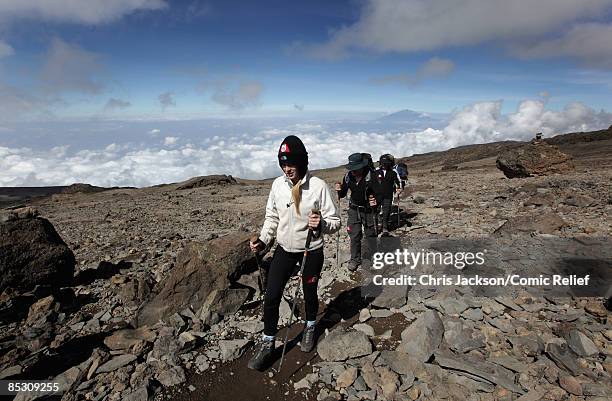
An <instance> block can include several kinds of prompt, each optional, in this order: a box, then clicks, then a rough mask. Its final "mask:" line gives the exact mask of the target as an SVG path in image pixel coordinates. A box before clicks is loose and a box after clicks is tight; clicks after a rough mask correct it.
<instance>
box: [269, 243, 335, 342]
mask: <svg viewBox="0 0 612 401" xmlns="http://www.w3.org/2000/svg"><path fill="white" fill-rule="evenodd" d="M303 256H304V253H303V252H287V251H285V250H284V249H283V248H282V247H280V246H278V247H277V248H276V251H275V252H274V256H273V257H272V263H271V264H270V270H269V271H268V285H267V287H266V298H265V300H264V334H265V335H267V336H273V335H275V334H276V331H277V326H278V308H279V306H280V303H281V299H282V296H283V290H284V289H285V285H287V282H288V281H289V278H291V276H293V275H295V274H297V273H298V272H299V271H300V264H301V263H302V257H303ZM322 268H323V247H321V248H319V249H316V250H314V251H310V252H308V257H307V258H306V266H304V275H303V277H302V288H303V290H304V303H305V304H306V306H305V308H306V320H311V321H312V320H316V319H317V313H318V311H319V298H318V297H317V284H318V282H319V275H320V274H321V269H322Z"/></svg>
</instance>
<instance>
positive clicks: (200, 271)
mask: <svg viewBox="0 0 612 401" xmlns="http://www.w3.org/2000/svg"><path fill="white" fill-rule="evenodd" d="M603 132H604V133H603V134H597V133H595V134H593V133H591V134H583V135H582V136H581V135H569V136H567V137H566V139H565V140H563V139H558V138H557V139H555V141H556V142H554V143H555V145H557V146H559V149H560V150H561V151H562V152H564V153H567V154H569V155H571V156H572V157H573V160H572V163H573V165H572V166H570V167H567V169H566V170H565V169H564V170H563V171H557V172H554V173H550V172H548V173H546V174H547V175H540V176H534V177H528V178H514V179H508V178H506V177H505V176H504V174H503V173H502V172H501V171H500V170H498V169H497V168H496V167H495V163H496V159H497V156H498V155H499V154H500V153H502V152H504V151H507V150H512V149H516V148H517V147H519V146H525V144H520V143H513V142H509V143H500V144H488V145H477V146H473V147H463V148H459V149H455V150H451V151H448V152H439V153H432V154H427V155H417V156H413V157H411V158H408V159H407V163H408V166H409V169H410V186H409V190H407V191H406V192H405V193H404V194H403V197H402V200H401V202H400V215H399V224H395V226H396V227H394V230H393V231H392V237H390V238H385V239H381V240H380V246H381V247H383V248H384V249H385V250H387V251H393V250H395V249H403V248H408V249H415V250H420V249H422V250H440V251H448V250H452V251H457V250H458V249H468V250H482V249H485V248H486V249H487V251H488V252H489V253H488V256H487V258H488V260H489V263H488V264H487V267H488V268H490V269H492V270H490V271H489V272H488V273H489V274H491V271H493V272H494V273H495V274H499V275H503V274H506V273H508V272H514V273H518V274H524V275H528V274H531V275H539V274H550V273H551V272H557V273H561V274H583V273H585V272H586V274H591V275H592V276H593V277H594V280H595V281H594V286H593V287H592V288H591V291H590V292H589V291H586V292H585V291H582V292H581V291H577V290H573V289H568V288H563V289H562V290H561V291H546V290H542V289H540V288H534V287H528V286H516V287H511V288H510V287H495V288H491V289H487V290H483V289H482V288H480V287H475V286H436V285H428V286H425V285H419V286H414V287H412V288H409V287H394V288H393V289H392V290H389V291H388V290H387V289H384V290H381V289H380V288H373V287H372V286H371V285H368V284H369V280H370V279H371V276H372V271H369V270H368V269H366V268H362V269H361V270H359V271H358V272H356V273H350V272H349V271H348V270H347V269H346V267H345V265H344V263H343V262H344V261H346V259H347V258H348V237H347V235H346V233H345V232H344V231H343V232H342V233H341V235H340V236H339V246H340V251H339V260H337V259H336V240H337V237H336V236H332V237H330V238H329V239H328V241H327V242H326V247H325V253H326V255H327V258H326V262H325V267H324V271H323V275H322V277H321V280H320V283H319V288H320V294H321V297H320V298H321V304H320V314H319V315H320V318H319V328H320V339H319V344H318V347H317V350H316V352H314V351H313V352H312V353H310V354H304V353H302V352H301V351H300V350H299V347H296V345H297V343H298V342H299V333H300V330H301V324H300V323H295V324H293V325H292V327H291V328H290V339H292V340H293V341H292V342H291V343H290V345H289V347H288V349H289V352H288V354H287V358H286V360H285V362H284V364H283V368H282V370H281V371H280V372H279V371H278V362H279V361H278V360H277V361H276V362H275V364H274V365H273V366H272V367H271V368H270V369H269V370H268V371H266V372H264V373H259V372H253V371H250V370H248V369H247V368H246V363H247V361H248V359H249V358H250V356H251V355H252V353H253V349H254V345H256V343H257V340H258V338H259V337H260V333H261V330H262V329H263V324H262V323H261V322H260V315H261V302H260V294H259V289H258V285H257V276H258V273H257V272H258V268H257V265H256V263H255V261H254V260H253V258H252V255H250V254H249V253H248V252H247V251H246V249H247V248H246V244H247V242H246V241H247V240H248V238H249V236H250V234H252V233H254V232H258V231H259V228H260V225H261V223H262V220H263V213H264V205H265V200H266V197H267V194H268V191H269V187H270V184H271V181H246V180H234V179H231V178H229V177H223V176H220V177H205V178H198V179H194V180H190V181H188V182H185V183H181V184H172V185H164V186H157V187H152V188H143V189H113V190H109V191H102V192H98V191H85V192H79V191H68V193H66V192H64V193H58V194H54V195H52V196H50V197H47V198H42V199H36V200H33V201H30V202H29V203H28V205H29V206H32V207H33V208H35V209H36V210H37V212H38V214H39V215H40V216H41V217H44V218H45V219H48V220H49V221H50V222H51V223H52V225H53V226H54V227H55V230H56V231H57V233H58V234H59V236H60V237H61V238H62V239H63V241H64V242H65V243H66V245H67V246H68V248H70V250H72V252H73V253H74V258H75V261H76V266H75V269H74V274H75V278H74V282H73V283H72V284H71V285H69V286H65V285H64V286H63V287H62V289H61V290H60V289H59V288H54V287H53V286H50V285H45V284H44V283H38V285H37V286H36V287H35V288H32V289H28V290H27V291H26V290H24V291H20V290H19V289H15V288H9V287H10V286H5V287H6V288H4V287H3V291H4V292H3V293H2V295H1V296H0V350H1V352H0V355H1V356H0V379H10V380H16V379H52V380H53V381H56V382H60V383H62V388H63V390H64V394H63V395H60V396H55V398H56V399H60V398H61V399H65V400H78V399H87V400H134V401H136V400H147V399H157V400H162V399H176V400H230V399H232V400H236V399H249V400H281V399H305V400H315V399H316V400H326V399H347V400H360V399H364V400H378V399H380V400H392V399H396V400H417V399H418V400H440V399H449V400H456V399H457V400H458V399H462V400H466V399H469V400H517V399H518V400H521V401H526V400H539V399H551V400H608V399H610V398H611V397H612V381H611V379H610V377H611V375H612V325H611V322H610V320H609V316H610V311H609V310H607V309H606V307H605V306H604V303H605V301H606V297H609V296H610V295H612V294H609V293H607V292H606V291H608V290H609V289H610V287H611V284H612V281H610V277H611V276H610V272H611V271H612V247H610V240H609V238H610V235H611V234H612V226H611V224H610V221H611V219H610V212H611V210H612V195H611V194H612V157H611V156H612V136H611V135H610V134H611V133H612V132H611V131H610V130H608V131H607V132H608V133H607V134H606V131H603ZM606 135H607V136H606ZM527 146H535V145H527ZM530 149H531V148H530ZM537 149H538V152H539V153H538V152H536V153H538V154H541V153H542V152H540V150H541V149H542V148H537ZM317 175H319V176H321V177H322V178H324V179H326V180H327V182H328V183H332V182H334V181H336V180H340V179H341V178H342V175H343V169H342V168H337V169H330V170H324V171H319V172H317ZM346 206H347V205H346V201H344V200H343V201H342V202H341V207H342V210H343V221H344V219H345V217H346V212H345V209H346ZM20 213H21V214H22V215H20V216H17V213H13V216H12V217H10V218H5V219H4V220H7V222H5V223H3V224H5V225H7V226H8V225H9V224H19V223H15V222H19V221H21V220H28V219H32V214H33V213H35V212H34V211H33V210H32V211H29V212H23V209H22V211H21V212H20ZM392 217H393V219H394V221H395V219H397V218H398V216H397V214H394V215H393V216H392ZM35 220H38V219H35ZM0 249H3V248H2V246H1V244H0ZM270 254H271V253H269V254H268V257H269V255H270ZM262 264H263V266H264V267H265V265H266V261H265V260H264V261H263V262H262ZM394 269H396V270H393V269H391V270H389V271H387V274H391V273H392V272H393V273H398V272H399V273H401V272H403V271H402V270H397V269H398V267H397V266H396V267H395V268H394ZM418 269H419V271H422V272H424V273H431V274H434V273H435V274H441V273H448V274H449V275H450V274H452V273H456V271H453V269H450V270H443V269H441V268H440V267H439V266H432V265H422V266H419V267H418ZM466 271H467V272H471V273H474V271H472V270H466ZM211 272H212V273H211ZM477 273H482V272H477ZM3 274H4V272H3ZM297 283H298V282H297V280H293V281H292V282H290V284H289V286H288V289H287V290H286V294H287V296H288V297H289V299H288V300H287V301H286V302H283V304H282V305H281V321H282V322H283V323H285V324H286V323H287V322H288V320H289V315H290V303H289V302H290V301H291V299H290V294H293V288H295V286H296V285H297ZM595 284H596V285H595ZM547 290H550V289H547ZM299 306H300V305H299V304H298V309H299ZM159 318H161V319H162V320H163V322H158V320H159ZM284 333H285V331H284V330H282V331H281V334H283V335H284ZM277 344H278V345H279V347H280V346H281V342H280V341H279V342H278V343H277ZM278 353H279V354H280V350H279V352H278ZM278 356H279V358H280V355H278ZM16 399H20V400H24V399H34V397H33V396H32V395H31V394H21V395H18V396H17V397H16Z"/></svg>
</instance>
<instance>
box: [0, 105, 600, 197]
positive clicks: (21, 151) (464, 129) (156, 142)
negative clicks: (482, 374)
mask: <svg viewBox="0 0 612 401" xmlns="http://www.w3.org/2000/svg"><path fill="white" fill-rule="evenodd" d="M501 109H502V102H501V101H491V102H481V103H475V104H472V105H469V106H466V107H465V108H464V109H463V110H461V111H459V112H457V113H455V114H454V115H453V116H452V117H451V119H450V121H449V123H448V124H447V125H446V127H444V128H443V129H434V128H427V129H424V130H421V131H416V132H415V131H412V132H408V131H407V132H399V133H398V132H390V131H385V130H384V129H381V130H379V131H376V132H374V131H370V132H365V131H345V130H337V129H334V128H333V127H330V126H327V125H325V124H288V125H285V126H282V127H278V128H277V127H269V128H266V129H258V130H257V132H248V133H241V134H235V135H227V136H223V137H221V136H214V137H208V138H205V139H204V140H203V141H202V142H201V143H200V144H198V145H194V144H193V143H192V142H193V141H191V140H190V138H182V137H181V136H180V135H178V134H175V135H172V136H168V135H165V134H161V133H160V132H159V130H157V132H155V134H152V133H151V132H153V131H156V130H153V131H151V132H148V133H143V135H146V136H148V138H149V143H150V146H148V147H144V148H143V147H140V148H132V147H131V146H130V144H129V143H124V144H122V143H116V142H113V143H109V144H108V145H107V146H105V147H102V148H99V149H83V150H79V151H76V152H73V153H71V152H70V147H69V146H68V145H65V146H56V147H54V148H52V149H51V150H47V151H41V150H33V149H31V148H24V147H22V148H16V147H12V148H9V147H3V146H0V186H48V185H69V184H72V183H75V182H85V183H89V184H93V185H99V186H107V187H108V186H136V187H143V186H150V185H156V184H161V183H170V182H178V181H182V180H185V179H188V178H190V177H193V176H199V175H208V174H232V175H234V176H237V177H241V178H251V179H259V178H268V177H274V176H277V175H279V173H280V170H279V167H278V164H277V160H276V151H277V148H278V145H279V143H280V141H281V140H282V139H283V138H284V137H285V136H287V135H290V134H294V135H298V136H299V137H300V138H302V140H303V141H304V143H305V144H306V147H307V149H308V151H309V154H310V167H311V168H312V169H318V168H326V167H333V166H337V165H340V164H343V163H345V161H346V158H347V156H348V155H349V154H350V153H353V152H369V153H371V154H372V155H374V156H375V157H378V155H380V154H382V153H392V154H394V155H396V156H409V155H412V154H418V153H425V152H431V151H439V150H445V149H450V148H453V147H456V146H461V145H468V144H475V143H487V142H494V141H500V140H528V139H531V138H532V137H533V136H534V134H535V133H536V132H543V133H544V135H545V136H551V135H554V134H557V133H566V132H577V131H591V130H597V129H603V128H607V127H608V126H610V124H612V114H610V113H607V112H604V111H600V112H597V111H595V110H593V109H591V108H588V107H586V106H585V105H583V104H581V103H571V104H568V105H567V106H566V107H565V108H564V109H563V110H562V111H552V110H547V109H546V104H545V102H544V101H541V100H525V101H523V102H521V103H520V105H519V107H518V109H517V110H516V112H514V113H511V114H509V115H502V114H501ZM158 136H159V137H158Z"/></svg>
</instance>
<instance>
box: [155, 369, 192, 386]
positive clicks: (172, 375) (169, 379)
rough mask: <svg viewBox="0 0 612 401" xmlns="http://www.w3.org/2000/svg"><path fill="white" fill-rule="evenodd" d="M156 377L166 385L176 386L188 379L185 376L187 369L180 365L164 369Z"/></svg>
mask: <svg viewBox="0 0 612 401" xmlns="http://www.w3.org/2000/svg"><path fill="white" fill-rule="evenodd" d="M156 378H157V380H159V382H160V383H161V384H162V385H163V386H164V387H170V386H176V385H177V384H181V383H184V382H185V380H187V379H186V378H185V371H184V370H183V368H181V367H180V366H170V367H168V368H167V369H163V370H162V371H161V372H159V373H158V374H157V376H156Z"/></svg>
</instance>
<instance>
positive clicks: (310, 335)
mask: <svg viewBox="0 0 612 401" xmlns="http://www.w3.org/2000/svg"><path fill="white" fill-rule="evenodd" d="M314 346H315V325H312V326H310V327H309V326H306V327H305V328H304V332H303V333H302V341H301V345H300V348H301V349H302V352H310V351H312V349H313V348H314Z"/></svg>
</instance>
